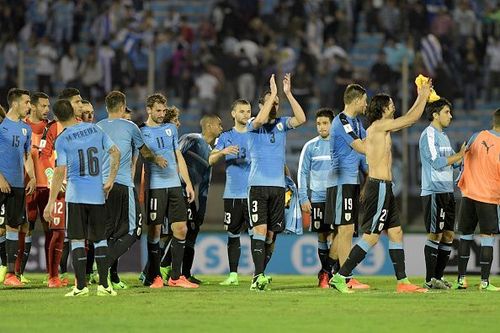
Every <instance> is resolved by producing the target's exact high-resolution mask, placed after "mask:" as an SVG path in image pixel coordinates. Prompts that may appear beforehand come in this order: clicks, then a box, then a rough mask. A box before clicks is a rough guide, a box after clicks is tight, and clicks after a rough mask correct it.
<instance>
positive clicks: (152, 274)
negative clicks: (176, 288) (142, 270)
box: [147, 242, 160, 282]
mask: <svg viewBox="0 0 500 333" xmlns="http://www.w3.org/2000/svg"><path fill="white" fill-rule="evenodd" d="M148 261H149V270H148V274H147V279H148V280H149V281H150V282H153V280H154V279H155V278H156V277H157V276H160V244H159V243H158V242H156V243H150V242H148Z"/></svg>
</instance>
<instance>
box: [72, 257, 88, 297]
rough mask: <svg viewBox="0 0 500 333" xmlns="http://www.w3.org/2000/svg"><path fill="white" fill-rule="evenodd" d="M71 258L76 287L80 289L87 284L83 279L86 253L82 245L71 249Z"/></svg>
mask: <svg viewBox="0 0 500 333" xmlns="http://www.w3.org/2000/svg"><path fill="white" fill-rule="evenodd" d="M71 257H72V259H73V269H74V270H75V277H76V287H77V288H78V289H80V290H82V289H83V288H85V287H86V286H87V280H86V279H85V272H86V270H85V267H86V265H87V253H86V252H85V248H84V247H77V248H76V249H73V250H72V251H71Z"/></svg>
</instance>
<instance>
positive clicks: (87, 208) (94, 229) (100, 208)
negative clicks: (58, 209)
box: [66, 202, 106, 242]
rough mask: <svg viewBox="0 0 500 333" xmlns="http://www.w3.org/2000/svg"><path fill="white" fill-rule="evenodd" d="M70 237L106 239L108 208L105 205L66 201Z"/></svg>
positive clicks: (93, 239)
mask: <svg viewBox="0 0 500 333" xmlns="http://www.w3.org/2000/svg"><path fill="white" fill-rule="evenodd" d="M66 217H67V219H66V221H67V224H68V229H67V232H68V239H88V240H90V241H92V242H98V241H101V240H104V239H106V208H105V207H104V205H91V204H82V203H73V202H67V203H66Z"/></svg>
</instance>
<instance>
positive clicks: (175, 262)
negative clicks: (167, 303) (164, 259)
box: [170, 237, 186, 280]
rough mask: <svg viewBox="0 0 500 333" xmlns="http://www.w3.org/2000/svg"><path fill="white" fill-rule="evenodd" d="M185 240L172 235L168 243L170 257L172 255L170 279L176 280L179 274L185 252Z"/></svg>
mask: <svg viewBox="0 0 500 333" xmlns="http://www.w3.org/2000/svg"><path fill="white" fill-rule="evenodd" d="M185 245H186V241H185V240H180V239H177V238H175V237H172V241H171V243H170V250H171V253H172V255H171V257H172V272H171V277H172V280H177V279H178V278H179V277H180V276H181V266H182V262H183V260H184V258H185V256H186V254H185Z"/></svg>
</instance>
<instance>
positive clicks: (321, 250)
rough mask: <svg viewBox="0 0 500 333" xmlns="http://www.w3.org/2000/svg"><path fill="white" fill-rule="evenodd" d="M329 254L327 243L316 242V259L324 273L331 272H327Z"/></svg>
mask: <svg viewBox="0 0 500 333" xmlns="http://www.w3.org/2000/svg"><path fill="white" fill-rule="evenodd" d="M329 252H330V249H328V243H327V242H320V241H318V257H319V261H320V262H321V269H322V270H323V271H325V272H331V270H328V253H329Z"/></svg>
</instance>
